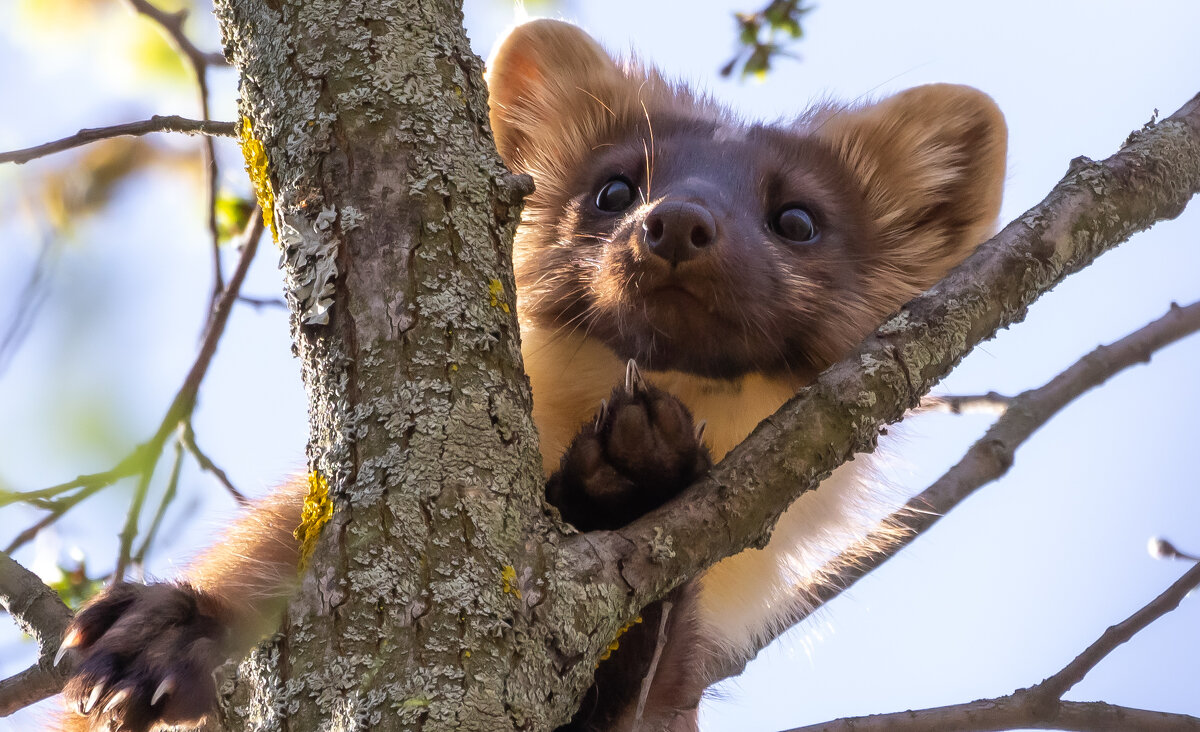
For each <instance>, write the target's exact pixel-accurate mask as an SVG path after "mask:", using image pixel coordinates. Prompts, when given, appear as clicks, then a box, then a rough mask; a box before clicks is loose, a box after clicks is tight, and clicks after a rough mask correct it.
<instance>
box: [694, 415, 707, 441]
mask: <svg viewBox="0 0 1200 732" xmlns="http://www.w3.org/2000/svg"><path fill="white" fill-rule="evenodd" d="M707 426H708V420H701V421H700V424H698V425H696V442H704V428H705V427H707Z"/></svg>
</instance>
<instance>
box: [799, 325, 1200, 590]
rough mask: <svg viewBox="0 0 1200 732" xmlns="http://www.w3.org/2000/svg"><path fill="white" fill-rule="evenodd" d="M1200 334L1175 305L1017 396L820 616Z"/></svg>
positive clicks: (899, 516) (847, 573)
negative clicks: (1093, 406)
mask: <svg viewBox="0 0 1200 732" xmlns="http://www.w3.org/2000/svg"><path fill="white" fill-rule="evenodd" d="M1197 331H1200V302H1196V303H1192V304H1191V305H1188V306H1187V307H1179V306H1178V305H1172V306H1171V309H1170V310H1169V311H1168V312H1167V313H1166V315H1163V316H1162V317H1161V318H1159V319H1158V320H1155V321H1154V322H1152V323H1149V324H1147V325H1145V326H1143V327H1141V328H1139V329H1138V330H1136V331H1134V332H1133V333H1130V334H1129V335H1127V336H1125V337H1124V338H1122V339H1121V340H1119V341H1116V342H1115V343H1112V344H1110V345H1107V346H1100V347H1098V348H1096V349H1095V350H1094V351H1092V352H1091V353H1089V354H1087V355H1086V356H1084V357H1083V358H1081V359H1079V361H1077V362H1076V363H1075V364H1074V365H1072V366H1071V367H1070V368H1068V369H1067V370H1066V371H1064V372H1062V373H1061V374H1059V375H1058V376H1055V377H1054V378H1053V379H1051V380H1050V381H1049V382H1047V383H1046V384H1045V385H1044V386H1040V387H1038V388H1036V389H1030V390H1029V391H1026V392H1024V393H1022V394H1020V395H1018V396H1016V397H1013V398H1012V399H1011V400H1009V402H1008V408H1007V410H1006V411H1005V413H1004V415H1003V416H1001V417H1000V418H998V419H997V420H996V422H995V423H994V424H993V425H992V426H991V427H990V428H988V431H987V432H986V433H984V435H983V437H981V438H979V440H978V441H976V442H975V444H974V445H972V446H971V449H970V450H968V451H967V454H966V455H964V456H963V458H962V460H960V461H959V462H958V464H956V465H955V466H954V467H952V468H950V470H948V471H947V472H946V474H945V475H943V476H942V477H941V478H938V479H937V481H935V482H934V483H933V484H932V485H931V486H929V487H928V488H926V489H925V490H924V491H922V492H921V493H920V494H919V495H917V496H915V497H914V498H913V499H912V500H910V501H909V502H908V504H907V505H906V506H905V507H904V508H902V509H901V510H900V511H898V512H897V513H896V514H895V515H894V516H893V519H894V522H895V523H896V524H897V525H901V526H904V527H905V528H907V529H910V530H911V532H910V533H908V534H906V535H905V536H904V537H903V538H900V539H898V540H896V541H895V542H894V543H893V544H892V545H891V546H889V548H888V549H887V551H884V552H880V553H877V554H873V555H871V556H867V557H864V558H862V559H860V560H858V561H856V562H855V563H854V564H852V565H849V566H848V567H847V569H846V570H844V571H843V572H842V573H841V574H840V575H839V576H837V577H834V578H832V583H833V584H829V585H826V586H825V587H824V588H823V589H822V591H821V592H820V593H819V594H818V596H817V598H816V602H815V606H814V610H815V609H816V607H820V606H821V605H823V604H824V603H826V602H829V601H830V600H832V599H833V598H835V597H837V596H838V595H840V594H842V592H844V591H845V590H847V589H849V588H850V587H851V586H852V585H853V584H854V583H855V582H857V581H858V580H860V579H862V578H863V577H864V576H866V575H867V574H869V573H870V572H872V571H874V570H875V568H876V567H878V566H880V565H881V564H883V563H884V562H886V561H887V560H888V559H891V558H892V557H894V556H895V555H896V554H898V553H899V552H900V550H901V549H903V548H904V547H906V546H908V544H909V543H911V542H912V541H913V539H915V538H916V537H917V536H919V535H920V534H922V533H924V532H925V531H926V530H928V529H929V528H930V527H932V526H933V525H934V524H935V523H937V522H938V521H939V520H941V518H942V517H943V516H945V515H946V514H947V513H949V511H950V510H951V509H953V508H954V507H955V506H957V505H958V504H959V503H961V502H962V501H963V500H965V499H966V498H967V497H968V496H970V495H971V494H972V493H974V492H975V490H977V489H978V488H980V487H982V486H984V485H986V484H988V483H990V482H992V481H994V480H997V479H999V478H1000V477H1001V476H1003V475H1004V474H1005V473H1007V472H1008V469H1009V468H1010V467H1011V466H1012V464H1013V458H1014V454H1015V453H1016V450H1017V448H1018V447H1020V446H1021V445H1022V444H1023V443H1024V442H1025V441H1026V440H1027V439H1029V437H1030V436H1031V435H1033V433H1034V432H1036V431H1037V430H1038V429H1040V428H1041V427H1042V425H1044V424H1046V422H1048V421H1050V419H1051V418H1052V417H1054V415H1056V414H1058V413H1059V412H1060V411H1061V410H1062V409H1063V408H1064V407H1066V406H1067V405H1068V404H1069V403H1071V402H1072V401H1074V400H1075V399H1076V398H1078V397H1079V396H1081V395H1082V394H1084V393H1086V392H1088V391H1090V390H1091V389H1093V388H1095V387H1097V386H1100V385H1101V384H1103V383H1104V382H1105V381H1107V380H1108V379H1109V378H1111V377H1112V376H1114V375H1116V374H1117V373H1118V372H1120V371H1123V370H1124V369H1127V368H1129V367H1130V366H1134V365H1137V364H1139V363H1146V362H1148V361H1149V360H1150V357H1151V356H1152V355H1153V354H1154V353H1155V352H1156V351H1158V350H1159V349H1161V348H1164V347H1166V346H1169V345H1170V344H1172V343H1174V342H1175V341H1178V340H1179V339H1181V338H1184V337H1186V336H1188V335H1191V334H1192V333H1195V332H1197Z"/></svg>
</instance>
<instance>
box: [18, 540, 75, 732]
mask: <svg viewBox="0 0 1200 732" xmlns="http://www.w3.org/2000/svg"><path fill="white" fill-rule="evenodd" d="M0 607H3V608H4V609H5V610H7V611H8V612H9V613H10V614H11V615H12V616H13V619H14V620H15V621H16V622H17V625H18V626H19V627H20V628H21V630H22V631H24V632H25V633H28V634H29V635H30V636H32V637H33V639H34V640H35V641H37V644H38V661H37V663H36V664H35V665H34V666H32V667H30V668H29V669H26V670H25V671H23V672H21V673H20V674H18V675H16V676H14V677H12V678H11V679H5V680H4V681H0V717H4V716H8V715H9V714H11V713H12V712H14V711H16V710H17V709H20V708H21V707H25V706H28V705H30V704H33V703H34V702H36V701H39V700H41V699H45V698H46V697H48V696H50V695H52V694H57V693H58V690H59V689H60V688H62V685H63V682H64V681H65V679H66V677H67V673H68V672H69V671H70V664H66V663H64V664H63V665H62V667H61V668H58V669H56V668H55V667H54V654H55V652H57V651H58V644H59V641H60V640H61V639H62V636H63V632H65V631H66V629H67V624H68V623H70V622H71V616H72V614H71V609H70V608H68V607H67V606H66V605H65V604H63V601H62V600H61V599H59V597H58V593H57V592H55V591H54V590H52V589H50V588H49V587H47V586H46V584H45V583H44V582H42V581H41V580H40V579H38V576H37V575H35V574H34V573H33V572H30V571H29V570H27V569H25V568H24V567H22V566H21V565H20V564H18V563H17V562H15V561H14V560H13V559H12V558H11V557H9V556H8V554H6V553H0Z"/></svg>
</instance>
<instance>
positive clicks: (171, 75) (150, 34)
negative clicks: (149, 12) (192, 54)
mask: <svg viewBox="0 0 1200 732" xmlns="http://www.w3.org/2000/svg"><path fill="white" fill-rule="evenodd" d="M167 39H168V36H167V32H166V31H165V30H163V27H162V26H160V25H159V24H158V23H155V22H154V21H153V20H151V19H150V18H146V17H144V16H138V23H137V29H136V31H134V35H133V38H132V39H131V41H130V43H129V45H128V48H129V53H130V54H131V55H132V56H133V61H134V63H136V64H137V67H138V69H140V70H141V71H142V72H144V73H146V74H147V75H149V76H154V77H157V78H159V79H163V80H165V81H179V82H190V81H191V72H190V71H189V69H188V67H187V65H186V62H185V61H184V58H183V56H182V55H181V54H180V53H179V51H177V50H175V47H174V46H172V45H171V43H170V41H168V40H167Z"/></svg>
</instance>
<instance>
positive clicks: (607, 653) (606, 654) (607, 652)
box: [596, 615, 642, 666]
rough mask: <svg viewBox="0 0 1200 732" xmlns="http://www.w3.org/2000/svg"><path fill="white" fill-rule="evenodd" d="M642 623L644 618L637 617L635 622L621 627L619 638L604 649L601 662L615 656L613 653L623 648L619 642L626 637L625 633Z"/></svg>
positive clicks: (618, 632) (632, 621)
mask: <svg viewBox="0 0 1200 732" xmlns="http://www.w3.org/2000/svg"><path fill="white" fill-rule="evenodd" d="M640 622H642V616H641V615H639V616H637V617H636V618H634V619H633V620H631V621H629V622H628V623H626V624H625V625H623V626H622V627H621V629H620V630H618V631H617V637H616V638H613V639H612V643H609V644H608V647H607V648H605V649H604V653H601V654H600V660H601V661H607V660H608V657H609V656H611V655H612V654H613V652H614V651H616V650H617V649H618V648H620V647H621V644H620V642H619V641H620V640H621V636H623V635H625V633H626V632H627V631H628V630H629V629H630V628H632V627H633V626H634V625H636V624H638V623H640ZM596 665H597V666H599V665H600V664H599V663H597V664H596Z"/></svg>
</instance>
